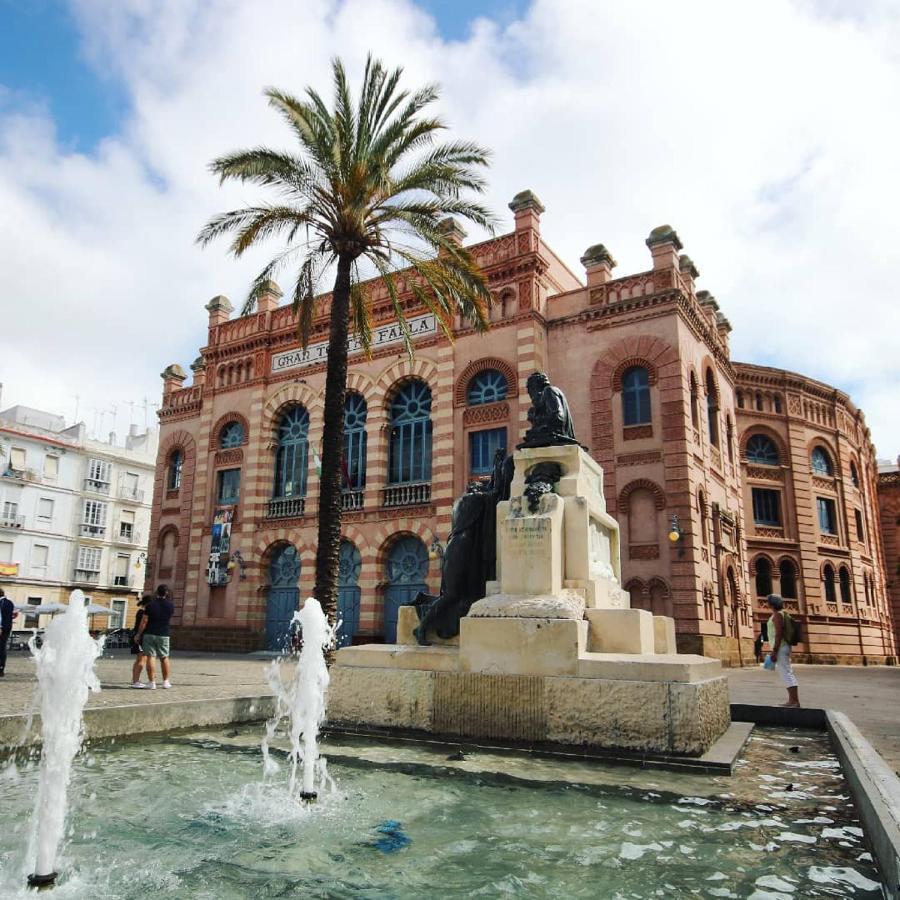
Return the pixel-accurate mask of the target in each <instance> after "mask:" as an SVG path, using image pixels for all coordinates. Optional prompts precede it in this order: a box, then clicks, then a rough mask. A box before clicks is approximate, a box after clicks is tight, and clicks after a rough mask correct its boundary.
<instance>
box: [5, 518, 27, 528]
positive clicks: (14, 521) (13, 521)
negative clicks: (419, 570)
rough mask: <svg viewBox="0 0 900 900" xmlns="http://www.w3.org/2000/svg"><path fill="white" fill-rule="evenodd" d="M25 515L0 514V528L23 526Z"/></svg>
mask: <svg viewBox="0 0 900 900" xmlns="http://www.w3.org/2000/svg"><path fill="white" fill-rule="evenodd" d="M24 527H25V516H0V528H24Z"/></svg>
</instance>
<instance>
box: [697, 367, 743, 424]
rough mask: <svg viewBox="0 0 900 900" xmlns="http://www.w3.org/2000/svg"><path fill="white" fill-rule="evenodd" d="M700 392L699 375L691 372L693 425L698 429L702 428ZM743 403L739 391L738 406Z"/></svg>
mask: <svg viewBox="0 0 900 900" xmlns="http://www.w3.org/2000/svg"><path fill="white" fill-rule="evenodd" d="M699 395H700V392H699V390H698V388H697V376H696V375H694V373H693V372H691V425H693V426H694V430H695V431H697V430H699V428H700V396H699ZM741 405H742V400H741V394H740V392H738V406H741Z"/></svg>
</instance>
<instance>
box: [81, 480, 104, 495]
mask: <svg viewBox="0 0 900 900" xmlns="http://www.w3.org/2000/svg"><path fill="white" fill-rule="evenodd" d="M84 489H85V490H86V491H91V492H92V493H94V494H108V493H109V482H108V481H97V479H96V478H85V479H84Z"/></svg>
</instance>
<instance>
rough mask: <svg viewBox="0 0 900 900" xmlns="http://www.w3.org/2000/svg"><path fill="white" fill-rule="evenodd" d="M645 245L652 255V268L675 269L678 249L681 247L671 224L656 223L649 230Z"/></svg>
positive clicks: (677, 261) (677, 262) (677, 263)
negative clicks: (655, 225) (654, 226)
mask: <svg viewBox="0 0 900 900" xmlns="http://www.w3.org/2000/svg"><path fill="white" fill-rule="evenodd" d="M647 246H648V247H649V248H650V253H651V255H652V256H653V268H654V269H677V268H678V267H679V260H678V251H679V250H681V249H682V244H681V241H680V240H679V239H678V234H677V233H676V231H675V229H674V228H672V226H671V225H658V226H657V227H656V228H654V229H653V231H651V232H650V237H648V238H647Z"/></svg>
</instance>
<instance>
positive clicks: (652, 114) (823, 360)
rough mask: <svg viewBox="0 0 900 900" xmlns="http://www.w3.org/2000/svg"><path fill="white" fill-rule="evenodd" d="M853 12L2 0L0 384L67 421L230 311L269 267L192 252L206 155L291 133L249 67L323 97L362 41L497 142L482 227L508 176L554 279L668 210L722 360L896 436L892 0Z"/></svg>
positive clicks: (623, 257) (899, 427)
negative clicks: (77, 398)
mask: <svg viewBox="0 0 900 900" xmlns="http://www.w3.org/2000/svg"><path fill="white" fill-rule="evenodd" d="M860 8H861V5H860V4H856V3H853V2H852V0H829V2H828V3H824V2H823V0H768V2H767V3H766V4H765V12H764V13H763V12H761V11H760V9H759V6H758V5H753V4H736V3H722V2H721V0H691V3H689V4H674V3H672V2H671V0H642V2H641V3H640V4H637V3H632V2H628V0H419V2H418V4H417V5H414V4H413V2H412V0H0V210H2V212H3V214H2V215H0V273H2V276H0V297H2V298H4V299H6V300H7V302H10V301H9V298H15V303H16V306H17V319H16V340H15V341H7V345H5V346H4V359H3V366H2V369H3V371H2V373H0V375H2V381H3V382H4V401H5V402H10V403H12V402H20V403H24V404H27V405H32V406H37V407H41V408H46V409H53V410H56V411H59V412H63V413H65V414H67V415H69V416H71V414H72V411H73V410H72V409H71V403H70V401H68V400H66V399H65V398H68V397H69V395H71V394H72V393H73V390H72V388H71V385H73V384H77V385H78V390H79V393H80V395H81V397H82V408H89V407H91V406H96V407H101V406H102V407H105V406H108V405H109V403H110V402H111V401H114V402H117V403H119V404H120V406H121V407H123V408H128V404H130V403H132V402H136V403H138V404H140V403H141V402H142V398H143V397H144V396H147V397H150V398H151V399H154V398H157V397H158V396H159V378H158V373H159V372H160V370H161V369H162V368H163V367H164V366H165V365H167V364H169V363H172V362H178V363H180V364H181V365H183V366H185V367H187V366H188V365H189V364H190V363H191V361H192V360H193V359H194V357H195V356H196V353H197V348H198V347H199V346H201V345H202V344H203V342H204V340H205V336H206V334H205V319H206V315H205V313H204V310H203V305H204V303H205V302H206V301H207V300H208V299H209V298H210V297H212V296H213V295H215V294H220V293H221V294H226V295H227V296H229V297H231V298H232V300H233V301H234V302H235V303H236V304H239V303H240V302H241V300H242V298H243V297H244V296H246V291H247V287H248V284H249V283H250V281H251V279H252V276H253V275H254V274H256V271H257V270H258V268H259V267H260V266H261V265H262V263H263V262H264V261H265V258H264V254H263V253H261V254H260V255H259V256H256V257H254V258H247V259H243V260H241V261H235V260H233V259H231V258H230V257H229V256H228V255H227V253H226V248H225V247H224V246H214V247H209V248H207V249H205V250H201V249H200V248H198V247H197V245H196V244H195V240H194V239H195V237H196V235H197V231H198V230H199V228H200V227H201V225H202V224H203V223H204V222H205V221H206V220H207V219H208V218H209V217H210V216H212V215H214V214H215V213H218V212H221V211H222V210H223V209H228V208H234V206H235V205H243V204H244V203H246V202H248V200H250V199H251V198H250V197H249V196H248V195H247V194H246V192H242V191H240V190H238V189H237V188H236V187H234V186H231V187H228V186H227V187H226V188H220V187H219V185H218V184H217V183H216V180H215V179H214V178H212V177H210V175H209V172H208V164H209V160H210V159H212V158H214V157H215V156H217V155H219V154H221V153H222V152H224V151H227V150H231V149H236V148H238V147H241V146H246V145H248V144H250V145H253V144H256V143H262V144H271V145H273V146H279V147H281V146H284V145H285V141H286V140H289V135H288V134H287V133H286V131H285V129H284V127H283V125H282V123H281V122H280V120H279V119H278V118H277V117H276V116H273V115H272V113H271V111H270V110H269V109H268V108H267V106H266V104H265V102H264V100H263V99H262V96H261V93H262V89H263V87H264V86H266V85H270V84H275V85H279V86H282V87H285V88H287V89H291V90H297V91H299V90H302V88H303V86H304V85H307V84H309V85H313V86H315V87H317V88H318V89H319V90H321V91H322V92H323V93H325V94H327V93H328V91H329V59H330V57H332V56H333V55H336V54H337V55H340V56H341V57H342V58H343V59H344V60H345V62H346V63H347V66H348V71H350V72H351V78H352V77H354V75H353V73H356V75H357V76H358V74H359V72H360V70H361V68H362V65H363V62H364V60H365V56H366V54H367V53H368V52H375V53H376V54H377V55H378V56H380V57H381V58H382V59H384V61H385V62H386V63H388V64H389V65H396V64H402V65H403V66H404V67H405V74H404V79H405V80H406V82H407V86H414V85H418V84H422V83H425V82H438V83H440V85H441V87H442V93H441V98H440V101H439V104H438V107H437V109H436V110H435V111H436V112H437V113H438V114H439V115H440V116H441V117H442V118H444V119H445V120H446V121H447V122H448V123H449V125H450V127H451V128H452V132H453V135H454V137H456V136H458V137H460V138H463V139H473V140H477V141H478V142H480V143H482V144H484V145H485V146H487V147H489V148H491V150H492V151H493V165H492V168H491V171H490V173H489V189H488V193H487V195H486V197H485V200H486V202H487V204H488V206H489V207H490V208H491V209H492V210H494V211H495V212H496V213H497V214H498V216H499V218H500V220H501V227H508V226H509V225H510V224H511V217H510V214H509V211H508V208H507V204H508V202H509V200H510V198H511V197H512V196H513V195H514V194H515V193H516V192H518V191H520V190H522V189H523V188H530V189H532V190H534V191H535V192H536V193H537V194H538V196H540V198H541V200H542V201H543V202H544V204H545V206H546V207H547V212H546V213H545V215H544V216H543V218H542V233H543V235H544V237H545V238H546V240H547V241H548V243H549V244H550V245H551V246H552V247H553V248H554V249H555V250H556V251H557V252H558V253H559V254H560V255H561V257H562V258H563V260H564V261H565V262H566V263H567V264H568V265H569V266H570V268H571V269H572V270H573V271H575V272H580V271H581V266H580V263H579V259H580V256H581V254H582V253H583V251H584V249H585V248H586V247H588V246H590V245H592V244H596V243H604V244H605V245H606V246H607V247H609V248H610V251H611V252H612V253H613V255H614V256H615V257H616V258H617V259H618V260H619V264H620V265H619V267H618V268H617V269H616V273H615V274H616V275H618V276H624V275H627V274H629V273H632V272H639V271H643V270H644V269H646V268H647V267H648V264H649V258H648V254H647V248H646V245H645V239H646V237H647V235H648V234H649V232H650V230H651V229H652V228H654V227H655V226H657V225H660V224H662V223H669V224H671V225H672V226H674V227H675V228H676V229H677V230H678V233H679V236H680V237H681V239H682V241H683V242H684V244H685V251H686V252H687V253H689V254H690V256H691V258H692V259H693V261H694V263H695V264H696V265H697V267H698V269H699V270H700V273H701V278H700V281H699V282H698V287H700V288H703V289H706V290H709V291H711V292H712V293H713V294H714V295H715V296H716V298H717V300H718V302H719V304H720V305H721V308H722V310H723V312H724V313H725V314H726V315H727V316H728V318H729V320H730V321H731V323H732V325H733V326H734V332H733V334H732V336H731V350H732V357H733V358H734V359H737V360H744V361H747V362H758V363H762V364H768V365H775V366H780V367H783V368H786V369H790V370H793V371H799V372H803V373H806V374H809V375H811V376H813V377H816V378H819V379H821V380H822V381H825V382H827V383H829V384H832V385H834V386H836V387H840V388H842V389H844V390H847V391H848V392H850V393H851V395H852V397H853V399H854V400H855V401H856V402H857V403H858V404H859V406H861V407H862V409H863V410H864V411H865V413H866V417H867V420H868V422H869V424H870V425H871V426H872V429H873V434H874V437H875V440H876V443H877V444H878V447H879V450H880V453H881V455H883V456H894V455H896V453H897V450H898V449H900V419H898V417H897V415H896V406H897V396H898V391H900V355H898V353H897V338H896V335H897V334H898V333H900V305H898V304H896V302H895V300H894V298H895V296H896V272H897V270H898V268H900V244H898V243H897V242H896V241H892V240H891V237H890V236H891V235H892V234H893V233H895V232H896V222H895V218H896V216H895V210H896V209H897V206H898V205H900V169H898V166H897V162H896V149H895V148H896V147H897V146H898V144H900V120H898V119H897V117H896V116H892V115H890V114H888V113H887V112H886V111H888V110H894V109H898V108H900V57H898V55H897V49H896V48H897V47H898V46H900V5H898V4H897V2H896V0H872V2H870V3H867V4H866V5H865V7H864V8H865V10H866V12H865V14H862V15H860V14H859V9H860ZM261 10H263V11H264V12H266V13H268V15H263V14H261V12H260V11H261ZM423 13H424V14H425V15H423ZM479 18H481V19H482V23H481V24H480V25H479V27H477V28H476V27H473V23H474V22H475V20H476V19H479ZM273 20H275V21H276V22H277V27H273V24H272V21H273ZM761 59H764V60H765V64H764V65H761V64H760V60H761ZM836 60H837V61H839V64H836V62H835V61H836ZM473 237H477V235H473ZM126 311H127V312H126ZM122 347H127V348H129V349H128V354H127V364H126V365H123V353H122ZM85 360H89V361H90V364H89V365H85V364H84V361H85ZM110 373H115V375H114V377H111V376H110Z"/></svg>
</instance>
